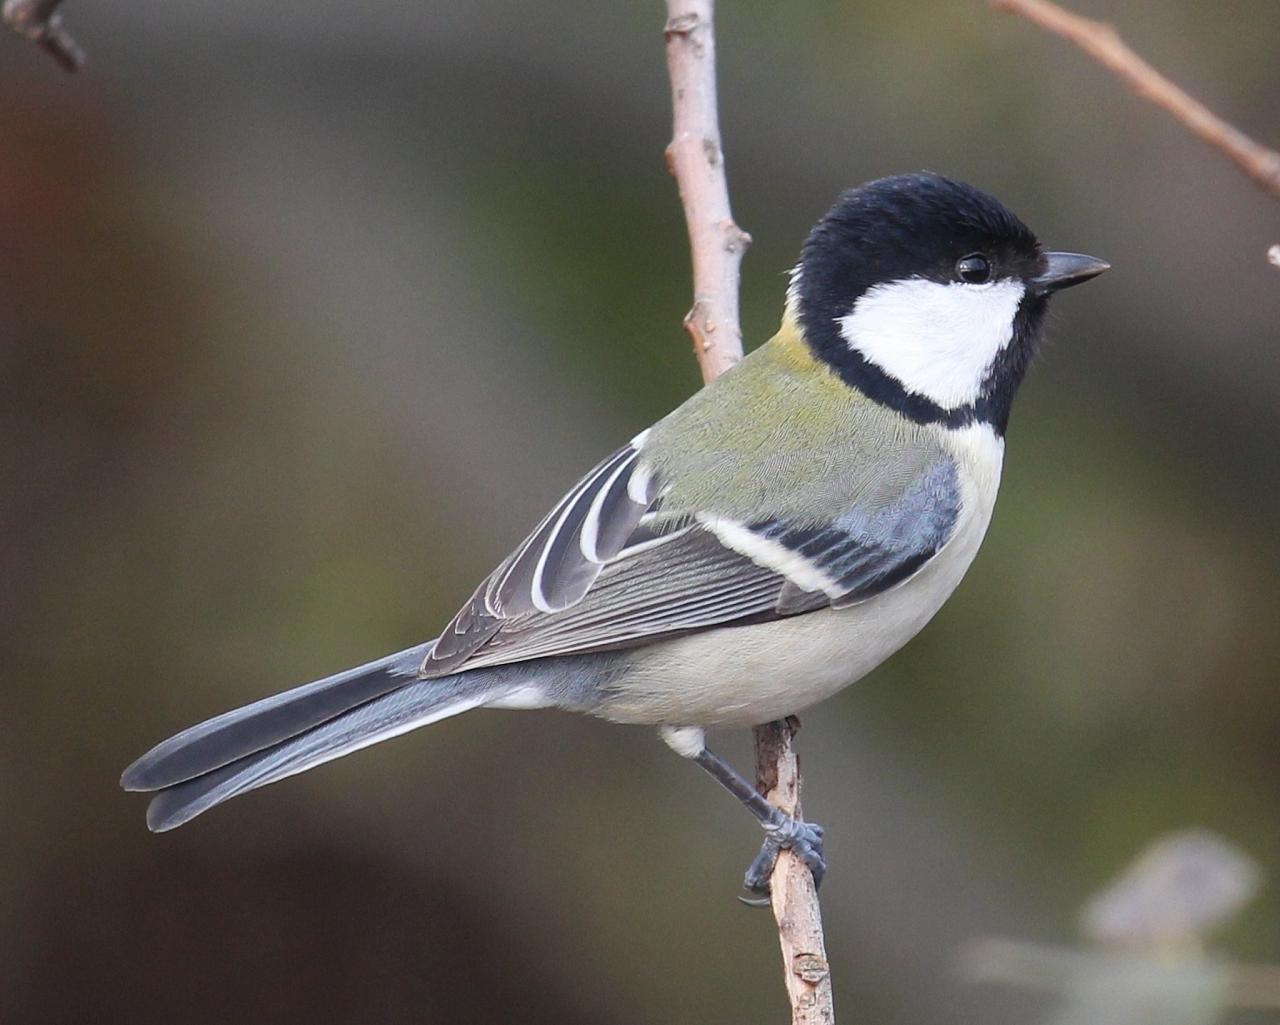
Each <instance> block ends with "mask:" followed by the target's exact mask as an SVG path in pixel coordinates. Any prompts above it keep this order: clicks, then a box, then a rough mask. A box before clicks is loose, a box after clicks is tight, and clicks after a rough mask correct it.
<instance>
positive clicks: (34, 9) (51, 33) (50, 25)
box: [4, 0, 85, 71]
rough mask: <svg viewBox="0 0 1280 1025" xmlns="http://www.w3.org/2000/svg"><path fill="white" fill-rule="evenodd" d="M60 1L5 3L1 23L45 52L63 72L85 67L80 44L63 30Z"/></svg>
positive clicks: (23, 0)
mask: <svg viewBox="0 0 1280 1025" xmlns="http://www.w3.org/2000/svg"><path fill="white" fill-rule="evenodd" d="M61 3H62V0H5V4H4V20H5V21H6V22H7V23H8V25H9V27H10V28H12V29H13V30H14V31H15V32H17V33H18V34H19V35H23V36H26V37H27V38H28V39H30V40H31V41H32V42H33V43H35V44H36V45H38V46H40V47H41V48H43V49H45V50H47V51H48V52H49V53H50V54H52V55H53V59H54V60H56V61H57V62H58V63H59V64H61V65H62V67H63V68H64V69H65V70H66V71H77V70H79V69H80V68H81V67H83V66H84V62H85V55H84V51H83V50H82V49H80V46H79V44H77V43H76V41H75V40H74V39H72V38H71V36H70V35H69V34H68V33H67V30H66V29H65V28H63V27H62V15H61V14H59V13H58V6H59V5H60V4H61Z"/></svg>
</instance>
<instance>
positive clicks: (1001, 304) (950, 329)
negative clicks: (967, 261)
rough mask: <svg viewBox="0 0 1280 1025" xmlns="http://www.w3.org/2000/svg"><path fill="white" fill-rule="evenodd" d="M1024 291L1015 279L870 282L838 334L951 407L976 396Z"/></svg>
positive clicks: (1009, 332) (909, 385)
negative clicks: (979, 282) (969, 282)
mask: <svg viewBox="0 0 1280 1025" xmlns="http://www.w3.org/2000/svg"><path fill="white" fill-rule="evenodd" d="M1025 291H1026V289H1025V288H1024V287H1023V285H1022V283H1021V282H1018V281H997V282H993V283H991V284H987V285H965V284H961V283H960V282H952V283H951V284H942V283H940V282H937V281H926V280H925V279H923V278H909V279H907V280H904V281H894V282H891V283H889V284H884V285H876V286H874V287H873V288H870V289H868V290H867V292H866V294H865V295H863V296H862V297H861V298H860V299H858V301H857V302H856V303H854V306H853V311H852V312H851V313H849V314H847V315H846V316H843V317H841V318H840V319H839V324H840V334H841V336H842V337H843V338H844V340H845V341H846V342H847V343H848V345H849V348H850V349H856V350H857V351H858V352H860V353H861V354H862V355H863V357H864V358H866V359H867V360H868V361H870V362H872V363H874V364H875V365H876V366H878V367H879V368H880V369H881V370H883V371H885V373H887V374H890V375H892V376H893V377H895V378H897V379H898V380H899V381H900V382H901V383H902V385H903V386H904V387H905V388H906V389H907V391H910V392H915V393H916V394H917V395H923V396H924V397H925V398H927V399H931V400H932V401H934V402H936V403H937V404H938V405H940V406H942V407H943V408H944V409H955V408H956V407H958V406H965V405H968V404H969V403H971V402H973V401H974V400H976V399H977V397H978V394H979V392H980V391H981V389H982V382H983V380H984V379H985V378H986V376H987V371H988V369H989V368H990V367H991V364H992V361H993V360H995V358H996V356H998V355H999V354H1000V350H1002V349H1003V348H1004V347H1005V346H1006V345H1008V344H1009V342H1010V341H1012V339H1013V318H1014V315H1015V314H1016V313H1017V311H1018V304H1019V303H1020V302H1022V297H1023V294H1024V293H1025Z"/></svg>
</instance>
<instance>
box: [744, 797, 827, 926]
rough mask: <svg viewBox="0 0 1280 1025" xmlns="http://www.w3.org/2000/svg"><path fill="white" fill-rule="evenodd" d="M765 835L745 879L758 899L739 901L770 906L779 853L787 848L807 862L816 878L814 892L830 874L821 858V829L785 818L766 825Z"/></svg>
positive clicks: (757, 905)
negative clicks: (770, 891) (770, 893)
mask: <svg viewBox="0 0 1280 1025" xmlns="http://www.w3.org/2000/svg"><path fill="white" fill-rule="evenodd" d="M764 833H765V836H764V843H763V844H761V845H760V853H759V854H757V855H756V858H755V861H753V862H752V863H751V867H750V868H748V869H747V873H746V876H745V877H744V878H743V880H742V885H743V887H744V888H745V889H746V890H747V891H748V892H750V893H754V894H757V895H758V897H757V898H756V899H754V900H752V899H744V898H742V897H739V898H738V899H739V900H741V901H742V902H743V903H744V904H749V905H751V906H752V907H764V906H765V905H767V904H768V897H769V877H770V876H772V875H773V869H774V866H775V865H776V864H777V862H778V852H779V851H781V850H784V849H786V850H792V851H795V852H796V854H797V856H798V857H799V858H800V860H801V861H803V862H804V864H805V867H806V868H808V869H809V872H810V873H811V874H812V875H813V887H814V889H815V890H816V889H817V888H818V887H820V886H821V885H822V878H823V876H825V875H826V873H827V863H826V861H825V860H824V858H823V856H822V840H823V829H822V827H821V826H819V825H817V824H816V823H813V822H805V821H804V820H803V819H793V818H790V817H789V816H786V817H781V818H780V819H779V821H777V822H773V823H769V824H768V825H766V826H765V827H764Z"/></svg>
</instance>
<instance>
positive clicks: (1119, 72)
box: [991, 0, 1280, 197]
mask: <svg viewBox="0 0 1280 1025" xmlns="http://www.w3.org/2000/svg"><path fill="white" fill-rule="evenodd" d="M991 5H992V6H993V7H995V8H997V9H998V10H1002V11H1007V12H1008V13H1010V14H1018V15H1021V16H1022V17H1024V18H1026V19H1027V20H1028V21H1031V22H1034V23H1035V24H1037V25H1039V26H1040V27H1041V28H1043V29H1046V30H1047V31H1049V32H1052V33H1054V34H1055V35H1058V36H1061V37H1062V38H1063V39H1066V40H1068V41H1070V42H1072V43H1075V45H1076V46H1078V47H1079V48H1080V49H1081V50H1083V51H1084V52H1085V53H1087V54H1088V55H1089V56H1090V57H1092V58H1093V59H1094V60H1096V61H1097V62H1098V63H1099V64H1101V65H1102V66H1103V67H1105V68H1107V69H1108V70H1110V71H1111V72H1113V73H1114V74H1115V75H1116V76H1118V77H1119V78H1120V79H1121V80H1122V81H1124V82H1125V83H1126V84H1127V85H1128V86H1129V87H1130V88H1131V89H1133V91H1134V92H1136V93H1137V94H1138V95H1139V96H1142V97H1144V98H1145V99H1148V100H1150V101H1151V102H1152V103H1154V104H1155V105H1156V106H1158V107H1163V108H1164V109H1165V110H1166V111H1168V112H1169V113H1170V114H1172V115H1173V116H1174V118H1176V119H1177V120H1178V121H1179V122H1180V123H1181V124H1182V125H1184V126H1185V127H1186V128H1188V129H1189V130H1190V131H1191V132H1193V133H1194V134H1195V135H1198V136H1199V137H1200V138H1201V139H1202V140H1203V141H1205V142H1207V143H1208V144H1209V145H1210V146H1212V147H1213V148H1214V149H1216V150H1218V151H1219V152H1220V153H1223V154H1225V155H1226V156H1227V158H1228V159H1230V160H1231V161H1233V162H1234V163H1235V164H1236V166H1237V167H1239V168H1240V170H1242V171H1244V173H1245V174H1247V175H1248V176H1249V177H1250V178H1252V179H1253V181H1254V182H1255V183H1256V184H1258V185H1260V186H1261V187H1262V188H1264V189H1266V190H1267V191H1268V192H1270V193H1271V194H1272V195H1274V196H1276V197H1280V153H1277V152H1276V151H1275V150H1273V149H1268V148H1267V147H1266V146H1263V145H1261V144H1259V143H1257V142H1254V141H1253V139H1251V138H1249V136H1247V135H1245V134H1244V132H1242V131H1240V129H1238V128H1236V127H1235V126H1234V125H1231V124H1228V123H1227V122H1226V121H1224V120H1222V118H1220V117H1218V115H1217V114H1215V113H1213V111H1211V110H1210V109H1209V108H1208V107H1206V106H1205V105H1204V104H1203V103H1201V102H1200V101H1199V100H1197V99H1195V98H1194V97H1192V96H1189V95H1188V94H1187V93H1186V92H1185V91H1184V90H1183V89H1181V88H1179V87H1178V86H1177V85H1175V84H1174V83H1173V82H1170V81H1169V79H1167V78H1165V77H1164V76H1163V75H1162V74H1160V72H1158V71H1157V70H1156V69H1155V68H1153V67H1152V66H1151V65H1150V64H1148V63H1147V62H1146V61H1144V60H1143V59H1142V58H1141V57H1139V56H1138V55H1137V54H1136V53H1134V52H1133V50H1131V49H1129V47H1128V46H1127V45H1126V44H1125V42H1124V40H1122V39H1121V38H1120V36H1119V34H1118V33H1117V32H1116V30H1115V29H1114V28H1112V27H1111V26H1110V25H1107V24H1105V23H1104V22H1100V21H1090V20H1089V19H1088V18H1082V17H1080V15H1078V14H1072V13H1071V12H1070V11H1066V10H1063V9H1062V8H1061V7H1059V6H1058V5H1057V4H1054V3H1050V0H991Z"/></svg>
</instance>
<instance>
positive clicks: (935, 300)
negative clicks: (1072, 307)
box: [788, 173, 1108, 434]
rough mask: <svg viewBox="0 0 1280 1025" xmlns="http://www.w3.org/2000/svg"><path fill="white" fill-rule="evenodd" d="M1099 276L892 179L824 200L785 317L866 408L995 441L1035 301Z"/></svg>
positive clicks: (1015, 231)
mask: <svg viewBox="0 0 1280 1025" xmlns="http://www.w3.org/2000/svg"><path fill="white" fill-rule="evenodd" d="M1107 266H1108V265H1107V264H1106V263H1105V262H1104V261H1102V260H1099V259H1097V258H1095V257H1092V256H1081V255H1079V254H1075V253H1054V252H1046V251H1045V250H1044V249H1043V248H1042V247H1041V245H1040V243H1039V241H1038V240H1037V239H1036V236H1035V235H1034V234H1033V233H1032V232H1031V230H1030V229H1029V228H1028V227H1027V226H1026V225H1025V224H1023V223H1022V221H1020V220H1019V219H1018V218H1017V217H1016V216H1015V215H1014V214H1013V213H1012V212H1011V211H1010V210H1009V209H1008V208H1006V207H1005V206H1004V204H1002V203H1001V202H1000V201H999V200H997V199H996V198H995V197H993V196H990V195H988V194H987V193H985V192H982V191H980V190H979V189H975V188H973V187H972V186H970V185H965V184H963V183H962V182H956V181H951V180H950V179H947V178H943V177H941V176H940V175H936V174H930V173H920V174H904V175H897V176H895V177H892V178H882V179H880V180H879V181H874V182H870V183H869V184H866V185H863V186H861V187H860V188H856V189H851V190H849V191H848V192H846V193H844V194H843V195H842V196H841V197H840V198H839V200H837V202H836V204H835V206H833V207H832V208H831V209H830V210H829V211H828V212H827V214H826V216H824V217H823V218H822V220H821V221H819V222H818V224H817V225H816V226H815V227H814V229H813V231H812V232H810V234H809V238H808V240H807V241H806V242H805V244H804V248H803V250H802V252H801V255H800V263H799V264H798V265H797V266H796V268H795V270H794V271H793V272H792V282H791V288H790V290H789V292H788V307H789V310H790V312H791V315H792V316H793V317H795V318H796V320H797V321H798V323H799V324H800V326H801V327H802V328H803V330H804V333H805V337H806V338H807V340H808V342H809V344H810V345H811V346H812V347H813V349H814V351H815V352H816V353H817V355H818V356H819V357H820V358H821V359H823V360H824V361H826V362H827V363H828V364H829V365H830V366H831V367H832V368H833V369H834V370H835V371H836V372H837V373H839V374H840V376H841V377H843V378H844V379H845V381H846V382H848V383H849V384H851V385H853V386H855V387H857V388H859V389H860V390H861V391H863V392H865V393H866V394H867V395H869V396H870V397H871V398H873V399H875V400H876V401H879V402H883V403H885V404H886V405H889V406H892V407H893V408H894V409H896V410H898V411H899V412H900V413H902V414H903V415H904V416H907V417H909V418H911V419H913V420H916V421H920V422H932V423H942V424H946V425H948V426H953V427H958V426H963V425H965V424H969V423H973V422H977V421H985V422H987V423H990V424H991V425H992V426H993V427H994V428H995V429H996V430H997V431H998V432H1000V433H1001V434H1003V433H1004V430H1005V427H1006V425H1007V423H1008V418H1009V406H1010V404H1011V402H1012V400H1013V395H1014V392H1015V391H1016V390H1017V387H1018V385H1019V383H1020V382H1021V380H1022V377H1023V375H1024V374H1025V372H1026V369H1027V366H1028V364H1029V363H1030V361H1031V357H1032V355H1033V354H1034V352H1035V348H1036V342H1037V338H1038V335H1039V332H1040V326H1041V323H1042V321H1043V319H1044V313H1045V309H1046V307H1047V304H1048V300H1049V296H1050V295H1051V294H1052V293H1053V292H1055V291H1057V290H1059V289H1062V288H1066V287H1068V286H1070V285H1075V284H1079V283H1080V282H1083V281H1088V280H1089V279H1090V278H1092V277H1095V276H1096V275H1098V274H1100V273H1102V272H1103V271H1104V270H1106V269H1107Z"/></svg>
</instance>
